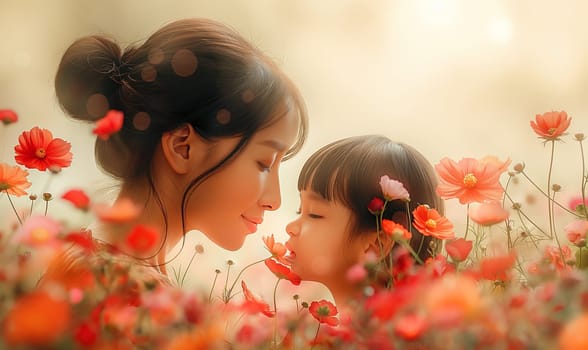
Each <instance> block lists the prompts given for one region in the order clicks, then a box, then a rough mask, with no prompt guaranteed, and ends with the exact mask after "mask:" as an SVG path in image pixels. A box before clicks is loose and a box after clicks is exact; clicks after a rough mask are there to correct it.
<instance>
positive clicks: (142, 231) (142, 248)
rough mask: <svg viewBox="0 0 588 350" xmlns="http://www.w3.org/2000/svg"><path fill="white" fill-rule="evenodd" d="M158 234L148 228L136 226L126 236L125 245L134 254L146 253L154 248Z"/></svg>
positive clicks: (151, 228) (153, 229)
mask: <svg viewBox="0 0 588 350" xmlns="http://www.w3.org/2000/svg"><path fill="white" fill-rule="evenodd" d="M158 239H159V232H158V231H157V230H156V229H155V228H153V227H150V226H146V225H136V226H135V227H134V228H133V229H132V230H131V232H129V234H128V235H127V239H126V241H127V245H128V246H129V247H130V248H131V249H132V250H133V251H134V252H136V253H148V252H150V251H151V249H153V247H155V244H156V243H157V241H158Z"/></svg>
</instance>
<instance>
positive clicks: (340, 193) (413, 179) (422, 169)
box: [298, 135, 445, 261]
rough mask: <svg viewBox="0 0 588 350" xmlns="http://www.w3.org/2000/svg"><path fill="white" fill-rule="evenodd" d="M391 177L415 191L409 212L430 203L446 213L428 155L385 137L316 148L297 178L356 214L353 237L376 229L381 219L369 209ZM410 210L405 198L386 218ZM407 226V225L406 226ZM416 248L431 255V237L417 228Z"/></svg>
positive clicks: (354, 139) (394, 203)
mask: <svg viewBox="0 0 588 350" xmlns="http://www.w3.org/2000/svg"><path fill="white" fill-rule="evenodd" d="M383 175H388V176H389V177H390V178H391V179H394V180H397V181H400V182H401V183H402V184H403V185H404V187H405V188H406V189H407V190H408V192H409V194H410V203H409V207H410V211H411V212H412V211H413V210H414V209H415V208H416V207H417V206H418V205H420V204H427V205H429V206H431V207H432V208H435V209H437V211H439V213H440V214H441V215H443V214H444V212H445V207H444V204H443V200H442V199H441V198H440V197H439V196H438V195H437V193H436V192H435V189H436V187H437V177H436V175H435V172H434V170H433V167H432V166H431V164H430V163H429V161H427V159H426V158H425V157H424V156H423V155H422V154H421V153H419V152H418V151H417V150H416V149H414V148H413V147H411V146H409V145H406V144H403V143H397V142H393V141H391V140H390V139H388V138H387V137H384V136H380V135H365V136H356V137H349V138H345V139H342V140H338V141H335V142H333V143H331V144H328V145H326V146H324V147H322V148H321V149H319V150H318V151H317V152H315V153H314V154H313V155H312V156H311V157H310V158H309V159H308V160H307V161H306V163H305V164H304V166H303V167H302V170H301V172H300V176H299V178H298V190H299V191H301V190H311V191H313V192H316V193H317V194H320V195H321V196H322V197H323V198H325V199H326V200H329V201H337V202H339V203H342V204H343V205H345V206H346V207H348V208H349V209H351V211H352V212H353V214H354V216H355V217H354V218H353V219H352V221H351V222H350V223H349V225H350V230H349V232H350V235H351V236H350V237H349V238H350V239H353V238H355V236H354V235H359V234H361V233H362V232H368V231H374V230H376V219H375V217H374V215H373V214H372V213H370V212H369V210H368V205H369V203H370V201H371V200H372V199H373V198H374V197H380V198H382V197H383V194H382V190H381V188H380V178H381V177H382V176H383ZM396 212H401V213H405V212H406V205H405V203H404V202H403V201H401V200H396V201H392V202H390V203H388V205H387V206H386V211H385V212H384V216H383V217H384V218H388V219H391V218H392V217H393V216H394V214H395V213H396ZM407 229H408V227H407ZM412 232H413V238H412V240H411V246H412V247H413V249H414V250H415V251H417V250H418V249H419V247H420V246H421V240H424V241H423V242H422V249H421V251H420V252H419V256H420V258H421V259H422V260H423V261H424V259H425V258H427V257H429V256H430V254H431V251H430V250H429V247H430V245H431V241H432V238H431V237H430V236H423V235H422V234H421V233H420V232H418V231H417V230H416V229H413V230H412Z"/></svg>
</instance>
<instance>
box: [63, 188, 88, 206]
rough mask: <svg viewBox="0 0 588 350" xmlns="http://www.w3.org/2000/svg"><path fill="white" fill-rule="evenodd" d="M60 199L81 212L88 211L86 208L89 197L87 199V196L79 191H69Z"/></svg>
mask: <svg viewBox="0 0 588 350" xmlns="http://www.w3.org/2000/svg"><path fill="white" fill-rule="evenodd" d="M61 198H63V199H65V200H66V201H68V202H70V203H71V204H73V206H74V207H76V208H78V209H81V210H88V207H89V206H90V197H88V195H87V194H86V193H85V192H84V191H83V190H81V189H77V188H75V189H71V190H69V191H67V192H65V193H64V194H63V195H62V196H61Z"/></svg>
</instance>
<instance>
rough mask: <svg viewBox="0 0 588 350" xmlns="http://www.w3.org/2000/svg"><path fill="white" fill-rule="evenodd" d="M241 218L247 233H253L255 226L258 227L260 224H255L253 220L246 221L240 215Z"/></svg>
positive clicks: (255, 229) (246, 219)
mask: <svg viewBox="0 0 588 350" xmlns="http://www.w3.org/2000/svg"><path fill="white" fill-rule="evenodd" d="M241 218H243V222H245V226H246V227H247V231H248V232H249V233H254V232H256V231H257V225H259V224H260V222H256V221H254V220H253V219H248V218H246V217H245V216H243V215H241Z"/></svg>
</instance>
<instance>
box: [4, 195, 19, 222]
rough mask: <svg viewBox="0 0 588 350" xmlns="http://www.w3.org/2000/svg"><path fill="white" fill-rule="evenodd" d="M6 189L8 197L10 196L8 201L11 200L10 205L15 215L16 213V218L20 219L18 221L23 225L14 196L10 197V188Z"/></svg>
mask: <svg viewBox="0 0 588 350" xmlns="http://www.w3.org/2000/svg"><path fill="white" fill-rule="evenodd" d="M4 191H5V192H6V197H8V201H9V202H10V206H11V207H12V210H14V215H16V218H17V219H18V222H19V223H20V225H21V226H22V220H21V218H20V215H18V211H17V210H16V207H15V206H14V203H13V202H12V198H10V194H9V193H8V190H4Z"/></svg>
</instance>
